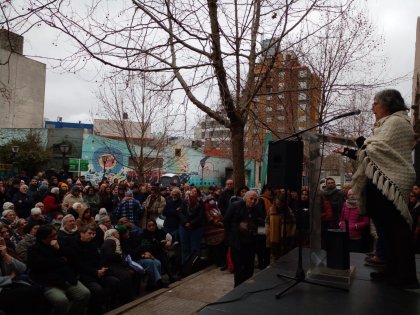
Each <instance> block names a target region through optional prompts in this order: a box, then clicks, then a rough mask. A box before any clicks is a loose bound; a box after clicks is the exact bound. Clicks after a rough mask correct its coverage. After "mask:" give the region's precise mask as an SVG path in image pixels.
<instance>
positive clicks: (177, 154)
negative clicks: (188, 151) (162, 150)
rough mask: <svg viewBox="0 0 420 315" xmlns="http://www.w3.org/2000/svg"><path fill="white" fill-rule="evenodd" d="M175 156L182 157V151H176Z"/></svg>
mask: <svg viewBox="0 0 420 315" xmlns="http://www.w3.org/2000/svg"><path fill="white" fill-rule="evenodd" d="M175 156H176V157H181V149H175Z"/></svg>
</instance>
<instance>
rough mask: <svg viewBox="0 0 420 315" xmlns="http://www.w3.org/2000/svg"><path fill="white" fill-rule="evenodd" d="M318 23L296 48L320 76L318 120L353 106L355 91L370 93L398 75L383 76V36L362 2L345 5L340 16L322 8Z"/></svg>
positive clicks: (351, 108) (361, 93)
mask: <svg viewBox="0 0 420 315" xmlns="http://www.w3.org/2000/svg"><path fill="white" fill-rule="evenodd" d="M319 23H321V24H323V25H325V27H323V28H322V29H321V30H320V31H319V32H317V33H315V34H314V35H313V36H311V37H310V38H308V40H307V41H305V42H302V43H301V44H300V45H299V49H298V51H299V53H300V56H301V58H302V60H303V63H304V64H306V65H308V66H309V67H310V69H311V71H312V72H313V73H314V74H316V75H317V76H318V77H319V79H320V98H321V99H320V100H319V101H320V102H319V104H320V106H319V110H318V121H319V122H320V123H321V122H323V121H325V120H327V119H329V118H331V117H332V116H334V115H338V114H340V113H342V112H343V111H349V110H353V109H355V108H357V106H356V104H355V100H356V99H355V97H356V96H355V95H357V94H359V96H360V95H363V94H366V93H371V91H372V90H373V89H376V88H379V87H382V86H385V85H389V84H392V83H395V82H397V81H398V80H399V79H400V78H396V79H390V78H387V77H386V72H385V65H386V59H385V57H384V56H383V55H382V54H381V46H382V44H383V41H384V40H383V37H382V36H381V35H380V34H378V33H377V32H376V30H375V26H374V25H373V24H372V22H371V21H370V18H369V15H368V13H367V7H365V6H364V5H363V3H358V4H356V3H354V4H352V5H350V6H348V8H347V10H346V11H345V12H343V14H342V15H341V16H340V19H337V18H336V17H335V15H334V14H333V15H331V14H330V12H323V13H321V16H320V19H319ZM359 98H360V97H359ZM360 109H361V110H368V109H370V105H368V104H366V106H365V104H363V106H362V107H360ZM333 125H334V124H333Z"/></svg>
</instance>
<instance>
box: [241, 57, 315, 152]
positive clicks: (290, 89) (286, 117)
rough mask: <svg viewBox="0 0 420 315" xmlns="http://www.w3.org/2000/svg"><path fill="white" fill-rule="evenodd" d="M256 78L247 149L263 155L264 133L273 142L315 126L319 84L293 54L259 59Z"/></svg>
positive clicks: (307, 68)
mask: <svg viewBox="0 0 420 315" xmlns="http://www.w3.org/2000/svg"><path fill="white" fill-rule="evenodd" d="M269 54H270V51H269ZM273 58H275V59H274V62H273ZM255 78H256V79H255V84H256V85H257V86H258V85H260V89H259V92H258V93H257V95H256V96H255V97H254V102H253V103H254V104H253V105H254V113H255V115H253V116H251V119H250V122H249V128H248V137H247V141H248V142H252V143H253V144H252V145H248V147H252V148H253V150H254V151H255V150H258V151H259V152H262V150H263V144H264V138H265V136H266V134H267V133H270V134H271V135H272V137H273V139H274V140H275V139H278V138H282V137H286V136H288V135H290V134H292V133H295V132H298V131H301V130H304V129H306V128H309V127H311V126H313V125H315V124H316V123H317V120H318V112H319V104H320V97H321V90H320V88H321V84H320V83H321V82H320V80H319V78H318V77H317V76H316V75H314V74H313V73H311V71H310V69H309V67H308V66H306V65H302V64H301V63H300V61H299V59H298V57H297V56H296V55H295V54H294V53H293V52H279V53H276V54H273V55H269V56H267V57H266V58H265V59H262V60H261V61H260V62H259V63H258V64H257V65H256V67H255Z"/></svg>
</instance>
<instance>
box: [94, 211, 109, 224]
mask: <svg viewBox="0 0 420 315" xmlns="http://www.w3.org/2000/svg"><path fill="white" fill-rule="evenodd" d="M107 216H108V212H107V211H106V209H105V208H101V209H99V212H98V214H97V215H95V221H96V222H99V221H100V220H101V219H102V218H103V217H107Z"/></svg>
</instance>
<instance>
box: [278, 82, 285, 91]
mask: <svg viewBox="0 0 420 315" xmlns="http://www.w3.org/2000/svg"><path fill="white" fill-rule="evenodd" d="M278 86H279V91H283V90H284V82H279V85H278Z"/></svg>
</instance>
